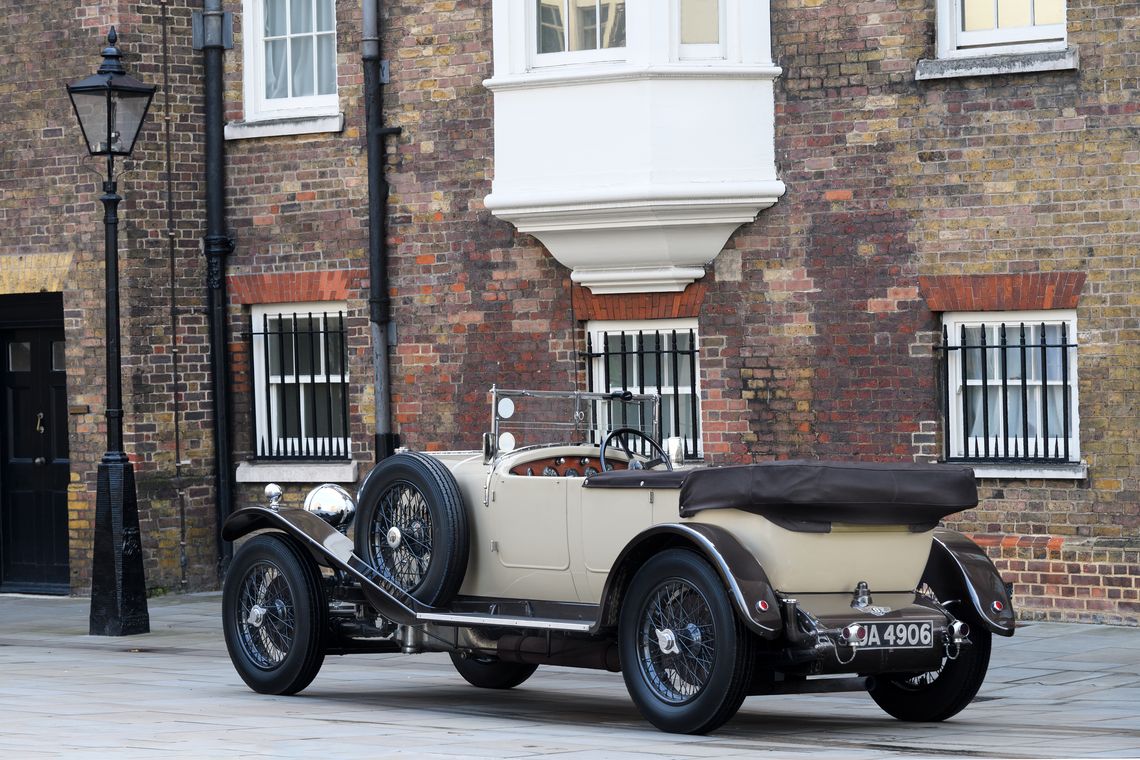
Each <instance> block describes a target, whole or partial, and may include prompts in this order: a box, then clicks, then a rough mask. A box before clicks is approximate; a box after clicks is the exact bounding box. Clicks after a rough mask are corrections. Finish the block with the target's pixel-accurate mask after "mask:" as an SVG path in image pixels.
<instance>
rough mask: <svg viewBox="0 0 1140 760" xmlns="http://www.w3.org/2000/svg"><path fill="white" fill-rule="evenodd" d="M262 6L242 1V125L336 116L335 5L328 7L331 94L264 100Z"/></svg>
mask: <svg viewBox="0 0 1140 760" xmlns="http://www.w3.org/2000/svg"><path fill="white" fill-rule="evenodd" d="M310 1H311V2H312V1H313V0H310ZM265 2H266V0H242V90H243V96H244V104H243V106H244V111H245V113H244V119H245V121H246V122H247V123H252V122H259V121H276V120H283V119H305V118H312V117H318V116H334V115H339V113H340V83H339V76H340V75H339V65H338V62H337V58H338V45H339V40H338V37H339V32H338V26H339V24H338V20H337V18H336V3H335V2H333V3H332V6H333V31H332V36H333V66H334V72H333V81H334V83H335V88H334V92H332V93H330V94H327V95H304V96H300V97H288V98H272V99H271V98H267V97H266V96H265V86H266V76H265V66H266V62H265ZM314 17H315V13H314ZM315 35H316V33H314V36H315ZM313 55H314V57H315V56H316V55H317V46H316V45H314V50H313ZM314 60H315V59H314Z"/></svg>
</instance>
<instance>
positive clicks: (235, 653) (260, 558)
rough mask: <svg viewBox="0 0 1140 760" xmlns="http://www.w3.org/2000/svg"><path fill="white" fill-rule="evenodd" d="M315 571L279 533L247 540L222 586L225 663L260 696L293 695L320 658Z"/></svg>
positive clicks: (321, 609) (319, 591)
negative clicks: (226, 654)
mask: <svg viewBox="0 0 1140 760" xmlns="http://www.w3.org/2000/svg"><path fill="white" fill-rule="evenodd" d="M319 572H320V571H319V570H318V569H317V567H316V566H315V565H314V564H313V562H312V560H311V559H309V558H308V557H306V556H305V555H303V554H302V553H301V552H300V551H298V550H297V549H294V547H293V545H292V544H291V543H290V542H289V541H288V539H285V538H284V537H282V536H281V535H279V534H274V533H266V534H263V535H260V536H255V537H254V538H251V539H250V540H249V541H247V542H246V543H245V544H243V545H242V547H241V548H240V549H239V550H238V552H237V554H236V555H234V558H233V562H232V563H231V564H230V567H229V570H228V571H227V572H226V579H225V582H224V584H223V586H222V625H223V629H224V632H225V638H226V648H227V649H228V650H229V653H230V660H232V661H233V664H234V668H235V669H236V670H237V672H238V675H240V676H241V678H242V680H243V681H245V682H246V684H248V685H249V687H250V688H251V689H253V690H254V691H257V692H261V693H262V694H296V693H297V692H299V691H301V690H302V689H304V688H305V687H306V686H308V685H309V684H310V683H312V681H313V679H314V678H315V677H316V675H317V672H318V671H319V670H320V669H321V664H322V663H323V662H324V659H325V652H324V646H323V638H324V631H325V626H326V620H327V615H328V603H327V601H326V598H325V593H324V587H323V586H322V585H321V582H320V577H319Z"/></svg>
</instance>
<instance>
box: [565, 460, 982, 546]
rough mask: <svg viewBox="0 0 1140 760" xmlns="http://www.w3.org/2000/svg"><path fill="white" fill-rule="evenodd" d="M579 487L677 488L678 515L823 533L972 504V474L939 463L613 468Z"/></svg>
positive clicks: (916, 520) (922, 523) (933, 519)
mask: <svg viewBox="0 0 1140 760" xmlns="http://www.w3.org/2000/svg"><path fill="white" fill-rule="evenodd" d="M584 485H585V486H586V487H587V488H662V489H673V488H680V489H681V499H680V501H681V516H682V517H692V516H693V515H695V514H697V513H698V512H700V511H702V510H705V509H742V510H745V511H748V512H753V513H756V514H760V515H763V516H764V517H767V518H768V519H769V520H772V521H773V522H775V523H777V524H778V525H781V526H782V527H785V528H788V529H790V530H799V531H812V532H826V531H828V530H830V528H831V523H833V522H841V523H853V524H862V525H909V526H910V527H911V529H912V530H928V529H930V528H932V527H934V526H935V525H937V523H938V521H939V520H940V519H942V518H943V517H945V516H947V515H951V514H954V513H955V512H960V511H962V510H964V509H969V508H971V507H974V506H976V505H977V503H978V489H977V483H976V482H975V480H974V473H973V470H971V469H970V468H969V467H962V466H957V465H945V464H883V463H878V462H818V461H778V462H760V463H758V464H751V465H739V466H732V467H703V468H697V469H693V470H677V471H674V472H666V471H659V470H613V471H610V472H605V473H601V474H599V475H594V476H593V477H591V478H588V479H587V480H586V482H585V484H584Z"/></svg>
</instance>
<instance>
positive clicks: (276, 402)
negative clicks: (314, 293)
mask: <svg viewBox="0 0 1140 760" xmlns="http://www.w3.org/2000/svg"><path fill="white" fill-rule="evenodd" d="M344 309H345V306H344V304H336V303H299V304H274V305H268V306H255V307H254V308H253V309H252V317H253V329H252V331H251V334H250V356H251V357H252V358H253V379H254V384H253V401H254V417H255V421H256V425H255V428H256V434H257V437H256V441H255V447H254V448H255V454H256V456H257V458H258V459H265V460H299V459H300V460H343V459H349V458H350V456H351V453H352V452H351V441H350V439H349V436H348V370H347V355H346V353H345V320H344Z"/></svg>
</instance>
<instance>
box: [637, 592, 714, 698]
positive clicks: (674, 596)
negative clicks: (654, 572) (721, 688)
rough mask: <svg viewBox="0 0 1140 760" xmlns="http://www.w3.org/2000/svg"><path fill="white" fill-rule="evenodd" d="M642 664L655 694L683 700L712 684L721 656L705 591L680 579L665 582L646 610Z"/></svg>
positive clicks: (643, 625) (650, 599)
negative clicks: (719, 655)
mask: <svg viewBox="0 0 1140 760" xmlns="http://www.w3.org/2000/svg"><path fill="white" fill-rule="evenodd" d="M639 650H640V653H641V658H640V662H639V665H640V667H641V669H642V672H643V673H644V674H645V678H646V680H647V681H648V683H649V684H650V685H651V687H652V688H653V690H654V692H655V693H656V694H657V696H658V697H660V698H661V699H662V700H664V701H665V702H668V703H670V704H684V703H685V702H688V701H689V700H690V699H692V698H693V697H695V696H696V695H697V694H699V693H700V692H701V690H702V689H703V688H704V687H705V686H706V685H707V684H708V682H709V678H710V677H711V676H712V666H713V660H714V659H715V657H716V633H715V628H714V626H713V621H712V612H711V610H710V609H709V605H708V602H707V601H706V600H705V598H704V596H703V595H702V594H701V592H700V591H699V590H698V589H696V588H695V587H694V586H693V585H692V584H690V583H689V582H688V581H685V580H681V579H674V580H670V581H668V582H666V583H662V584H661V585H660V586H658V587H657V589H655V590H654V591H653V592H652V595H651V596H650V598H649V600H648V603H647V605H646V609H645V611H644V612H643V614H642V624H641V631H640V636H639Z"/></svg>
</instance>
